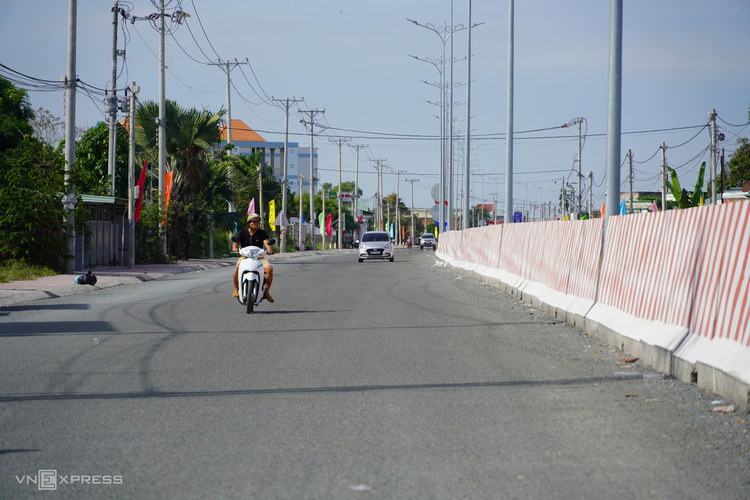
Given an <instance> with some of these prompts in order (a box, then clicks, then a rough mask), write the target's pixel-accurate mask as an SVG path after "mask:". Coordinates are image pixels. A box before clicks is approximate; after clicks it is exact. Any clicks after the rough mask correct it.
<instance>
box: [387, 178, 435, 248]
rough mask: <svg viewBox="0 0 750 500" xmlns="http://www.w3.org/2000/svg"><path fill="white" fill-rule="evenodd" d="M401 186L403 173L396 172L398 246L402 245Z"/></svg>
mask: <svg viewBox="0 0 750 500" xmlns="http://www.w3.org/2000/svg"><path fill="white" fill-rule="evenodd" d="M399 184H401V171H398V172H396V244H397V245H400V244H401V210H399V206H398V205H399V203H398V200H399V198H398V197H399ZM441 205H442V204H441ZM441 208H442V206H441Z"/></svg>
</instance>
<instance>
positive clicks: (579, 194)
mask: <svg viewBox="0 0 750 500" xmlns="http://www.w3.org/2000/svg"><path fill="white" fill-rule="evenodd" d="M576 121H577V122H578V218H579V219H580V218H581V211H582V210H581V207H582V199H581V195H582V194H583V192H582V191H581V179H582V177H583V176H582V175H581V148H582V144H581V123H582V122H583V118H578V119H577V120H576Z"/></svg>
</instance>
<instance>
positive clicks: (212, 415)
mask: <svg viewBox="0 0 750 500" xmlns="http://www.w3.org/2000/svg"><path fill="white" fill-rule="evenodd" d="M435 264H436V259H435V257H434V254H433V252H432V251H431V250H424V251H420V250H418V249H414V250H409V251H406V250H404V251H399V252H398V253H397V255H396V262H394V263H389V262H387V261H383V262H379V261H378V262H365V263H363V264H358V263H357V259H356V255H355V254H353V253H350V254H337V255H330V256H311V257H302V258H295V259H288V260H283V261H281V260H280V261H277V262H276V263H275V264H274V268H275V282H274V287H273V296H274V298H275V299H276V303H275V304H269V303H267V302H263V303H262V304H261V305H260V306H259V307H258V308H257V309H256V312H255V313H254V314H252V315H247V314H246V313H245V310H244V308H243V307H242V306H240V305H239V304H238V303H237V301H236V299H232V298H231V297H230V295H231V282H230V280H231V269H230V268H224V269H216V270H210V271H204V272H198V273H190V274H181V275H175V276H172V277H169V278H165V279H162V280H158V281H151V282H147V283H143V284H138V285H127V286H118V287H113V288H107V289H104V290H99V291H95V292H91V293H86V294H80V295H72V296H68V297H61V298H57V299H50V300H42V301H37V302H32V303H28V304H24V305H16V306H10V307H4V308H0V379H1V380H2V384H1V386H0V497H1V498H32V497H34V498H37V497H39V498H47V497H49V498H154V499H162V498H212V499H213V498H242V499H250V498H252V499H256V498H257V499H276V498H279V499H308V498H318V499H339V498H341V499H350V498H354V499H358V498H362V499H366V498H379V499H391V498H393V499H411V498H414V499H438V498H440V499H443V498H444V499H456V498H492V499H495V498H498V499H516V498H517V499H628V500H632V499H641V498H642V499H673V498H674V499H693V498H695V499H698V498H700V499H706V498H710V499H713V498H716V499H747V498H750V432H749V430H750V425H749V424H748V420H749V419H748V415H746V414H742V413H738V412H735V413H731V414H721V413H716V412H713V411H712V409H713V408H714V407H715V406H719V405H720V404H719V403H716V401H717V400H718V399H720V398H718V397H717V396H715V395H711V394H706V393H704V392H702V391H700V390H698V389H697V388H695V387H694V386H691V385H689V384H685V383H682V382H680V381H676V380H672V379H663V378H659V377H658V375H657V374H656V373H655V372H654V371H653V370H652V369H651V368H650V367H648V366H644V365H643V364H642V363H641V362H640V361H638V362H635V363H624V362H623V361H621V359H625V358H627V357H628V356H627V353H622V352H620V351H618V350H617V349H615V348H614V347H611V346H608V345H606V344H603V343H600V342H599V341H598V340H596V339H595V338H593V337H591V336H589V335H587V334H586V333H585V332H582V331H580V330H576V329H573V328H570V327H569V326H567V325H565V324H560V323H559V322H557V321H556V320H555V319H554V318H551V317H550V316H548V315H547V314H545V313H542V312H540V311H537V310H534V309H533V308H530V307H528V306H526V305H524V304H521V303H519V302H518V301H516V300H515V299H513V298H512V297H510V296H507V295H506V294H504V293H502V292H500V291H499V290H498V289H496V288H493V287H490V286H486V285H483V284H482V283H480V282H478V281H476V280H474V279H470V278H466V277H461V276H460V275H458V274H456V273H454V272H453V271H450V270H448V269H446V268H444V267H442V266H436V265H435ZM40 470H42V471H56V474H57V476H56V479H54V480H51V479H49V478H50V477H51V474H52V473H41V474H40V473H39V471H40ZM34 481H36V484H35V483H34ZM48 481H52V482H48ZM19 483H20V484H19ZM90 483H108V484H90ZM109 483H117V484H109ZM51 484H55V485H56V486H57V489H56V490H55V491H54V492H52V491H44V492H42V491H39V486H42V485H44V486H46V485H51Z"/></svg>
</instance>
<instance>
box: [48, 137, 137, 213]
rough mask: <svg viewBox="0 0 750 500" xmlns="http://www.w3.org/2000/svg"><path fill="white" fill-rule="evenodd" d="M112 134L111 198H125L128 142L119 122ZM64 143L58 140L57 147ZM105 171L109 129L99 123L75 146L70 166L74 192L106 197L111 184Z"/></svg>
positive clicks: (107, 169) (107, 159)
mask: <svg viewBox="0 0 750 500" xmlns="http://www.w3.org/2000/svg"><path fill="white" fill-rule="evenodd" d="M116 131H117V132H116V138H117V145H116V147H117V150H116V151H117V152H116V157H115V196H116V197H117V198H127V197H128V156H129V149H130V140H129V138H128V132H127V130H125V127H123V126H122V125H120V124H119V123H118V124H117V128H116ZM64 144H65V141H62V142H61V146H63V145H64ZM108 172H109V126H108V125H107V124H106V123H104V122H100V123H98V124H97V125H96V126H95V127H91V128H90V129H88V130H87V131H86V132H85V133H84V134H83V137H81V140H80V141H78V143H76V162H75V166H74V167H73V175H74V176H75V185H76V192H77V193H80V194H93V195H98V196H109V193H110V186H111V185H112V181H111V176H110V175H109V173H108ZM135 175H136V176H137V175H138V174H137V173H136V174H135Z"/></svg>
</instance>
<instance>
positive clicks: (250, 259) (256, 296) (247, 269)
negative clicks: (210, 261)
mask: <svg viewBox="0 0 750 500" xmlns="http://www.w3.org/2000/svg"><path fill="white" fill-rule="evenodd" d="M275 242H276V241H275V240H273V239H271V240H269V244H271V245H273V244H274V243H275ZM240 255H242V256H244V257H245V259H243V260H242V261H241V262H240V268H239V270H238V272H237V275H238V280H239V285H240V289H239V297H237V300H239V301H240V304H242V305H244V306H246V307H247V313H248V314H251V313H252V312H253V308H254V307H255V306H257V305H259V304H260V303H261V302H262V301H263V295H264V293H265V288H264V283H265V279H266V275H265V272H264V271H263V263H262V262H261V261H260V260H259V259H260V258H261V257H263V256H265V255H266V251H265V250H263V249H262V248H258V247H253V246H249V247H243V248H240Z"/></svg>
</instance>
